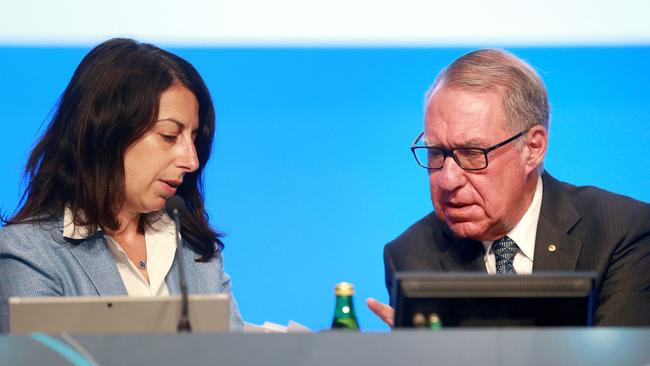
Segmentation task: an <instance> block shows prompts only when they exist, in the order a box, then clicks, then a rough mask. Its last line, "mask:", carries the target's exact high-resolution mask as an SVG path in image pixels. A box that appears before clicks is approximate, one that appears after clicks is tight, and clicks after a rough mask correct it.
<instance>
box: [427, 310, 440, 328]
mask: <svg viewBox="0 0 650 366" xmlns="http://www.w3.org/2000/svg"><path fill="white" fill-rule="evenodd" d="M429 329H431V330H440V329H442V320H440V317H439V316H438V314H436V313H431V314H429Z"/></svg>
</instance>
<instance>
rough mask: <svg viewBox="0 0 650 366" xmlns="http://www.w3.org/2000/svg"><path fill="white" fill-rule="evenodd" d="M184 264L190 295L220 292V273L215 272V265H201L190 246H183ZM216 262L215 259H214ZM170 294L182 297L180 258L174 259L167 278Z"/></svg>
mask: <svg viewBox="0 0 650 366" xmlns="http://www.w3.org/2000/svg"><path fill="white" fill-rule="evenodd" d="M183 257H184V258H185V259H184V261H183V264H184V265H185V280H186V282H187V291H188V293H190V294H206V293H217V292H219V290H220V288H219V284H220V282H219V279H220V277H219V273H217V272H216V271H215V268H216V267H215V266H214V263H199V262H196V261H195V259H196V257H197V254H196V253H194V251H192V248H190V247H189V246H188V245H183ZM213 260H215V259H213ZM165 282H166V283H167V288H168V289H169V293H170V294H172V295H180V293H181V288H180V284H179V276H178V257H175V258H174V263H173V264H172V267H171V268H170V269H169V272H168V273H167V277H166V278H165Z"/></svg>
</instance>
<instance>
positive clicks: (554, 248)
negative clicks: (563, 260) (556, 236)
mask: <svg viewBox="0 0 650 366" xmlns="http://www.w3.org/2000/svg"><path fill="white" fill-rule="evenodd" d="M556 250H557V247H556V246H555V244H549V245H548V251H549V252H551V253H553V252H555V251H556Z"/></svg>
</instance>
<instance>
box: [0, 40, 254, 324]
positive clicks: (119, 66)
mask: <svg viewBox="0 0 650 366" xmlns="http://www.w3.org/2000/svg"><path fill="white" fill-rule="evenodd" d="M214 118H215V117H214V106H213V104H212V100H211V97H210V94H209V92H208V89H207V87H206V86H205V83H204V82H203V80H202V78H201V76H200V75H199V74H198V72H197V71H196V70H195V69H194V67H193V66H192V65H191V64H189V63H188V62H187V61H185V60H183V59H181V58H180V57H178V56H176V55H173V54H171V53H169V52H167V51H164V50H161V49H160V48H157V47H155V46H153V45H149V44H140V43H137V42H135V41H133V40H129V39H112V40H109V41H107V42H104V43H102V44H101V45H99V46H97V47H96V48H94V49H93V50H92V51H90V53H89V54H88V55H86V57H84V59H83V60H82V61H81V64H80V65H79V67H78V68H77V70H76V71H75V73H74V75H73V77H72V80H71V81H70V83H69V84H68V86H67V87H66V89H65V91H64V93H63V95H62V97H61V99H60V101H59V105H58V108H57V111H56V113H55V115H54V117H53V119H52V121H51V122H50V124H49V126H48V128H47V130H46V131H45V133H44V135H43V136H42V137H41V139H40V140H39V141H38V143H37V145H36V147H35V148H34V149H33V151H32V152H31V155H30V157H29V160H28V162H27V166H26V169H25V172H26V173H25V174H26V178H27V179H28V185H27V187H26V190H25V193H24V195H23V200H22V202H21V203H22V205H21V207H19V209H18V210H17V213H16V214H15V215H14V216H13V217H11V218H9V219H8V220H6V221H5V223H6V226H5V228H4V229H2V231H0V278H1V279H2V280H1V281H0V301H1V303H0V331H2V332H6V331H7V330H8V310H7V300H8V298H10V297H20V296H97V295H100V296H106V295H127V294H128V295H129V296H154V295H163V296H164V295H168V294H170V293H171V294H177V293H179V289H178V287H179V286H178V285H177V279H176V278H177V277H176V273H177V269H176V265H177V260H178V258H175V248H176V243H175V237H174V235H173V233H174V225H173V222H172V221H171V220H170V219H169V217H168V216H167V215H166V214H165V213H164V210H163V207H164V205H165V200H166V199H167V198H169V197H171V196H173V195H178V196H181V197H182V198H183V199H184V200H185V202H186V204H187V210H186V212H185V214H184V215H183V218H182V220H181V235H182V237H183V241H184V246H186V247H188V249H189V250H185V251H184V253H185V254H184V257H185V258H184V264H185V271H186V277H187V282H188V290H189V292H190V293H226V294H228V295H230V294H231V290H230V280H229V277H228V275H226V274H225V273H224V271H223V265H222V257H221V250H222V249H223V245H222V243H221V241H220V240H219V236H220V234H219V233H217V232H216V231H215V230H214V229H212V228H211V227H210V225H209V223H208V215H207V213H206V211H205V208H204V206H203V184H202V172H203V168H204V167H205V164H206V163H207V161H208V158H209V156H210V150H211V146H212V139H213V136H214ZM231 298H232V297H231ZM241 327H242V321H241V317H240V315H239V310H238V308H237V305H236V303H235V302H234V300H233V301H232V307H231V328H233V329H239V328H241Z"/></svg>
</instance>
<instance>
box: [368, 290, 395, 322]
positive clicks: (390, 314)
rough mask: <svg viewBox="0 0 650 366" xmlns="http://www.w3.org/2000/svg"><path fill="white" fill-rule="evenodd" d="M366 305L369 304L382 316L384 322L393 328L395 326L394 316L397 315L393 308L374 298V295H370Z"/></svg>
mask: <svg viewBox="0 0 650 366" xmlns="http://www.w3.org/2000/svg"><path fill="white" fill-rule="evenodd" d="M366 305H368V308H369V309H370V310H372V312H373V313H375V314H376V315H377V316H378V317H380V318H381V320H383V321H384V323H386V324H388V326H389V327H391V328H392V327H393V318H394V317H395V310H393V308H391V307H390V306H388V305H386V304H384V303H381V302H379V301H377V300H375V299H373V298H372V297H369V298H368V299H367V300H366Z"/></svg>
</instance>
